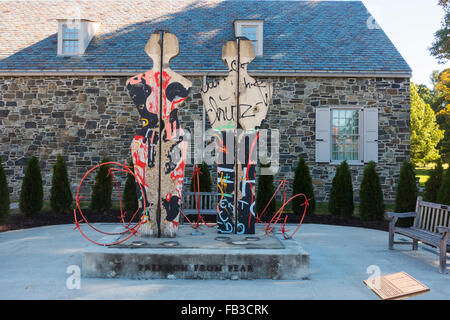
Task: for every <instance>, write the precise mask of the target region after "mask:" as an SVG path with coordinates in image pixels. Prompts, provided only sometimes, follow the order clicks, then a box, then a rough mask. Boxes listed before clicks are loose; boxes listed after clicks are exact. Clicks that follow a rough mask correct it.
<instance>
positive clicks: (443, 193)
mask: <svg viewBox="0 0 450 320" xmlns="http://www.w3.org/2000/svg"><path fill="white" fill-rule="evenodd" d="M437 202H438V203H441V204H447V205H450V167H448V168H447V170H445V173H444V175H443V177H442V183H441V186H440V187H439V191H438V195H437Z"/></svg>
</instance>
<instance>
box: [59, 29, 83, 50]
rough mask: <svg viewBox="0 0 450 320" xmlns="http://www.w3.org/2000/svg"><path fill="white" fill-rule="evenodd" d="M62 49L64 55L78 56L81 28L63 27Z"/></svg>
mask: <svg viewBox="0 0 450 320" xmlns="http://www.w3.org/2000/svg"><path fill="white" fill-rule="evenodd" d="M62 29H63V34H62V44H63V45H62V49H63V53H64V54H77V53H78V43H79V38H78V34H79V28H78V27H77V26H68V25H66V24H65V25H63V28H62Z"/></svg>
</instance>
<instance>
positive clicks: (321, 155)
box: [316, 106, 378, 164]
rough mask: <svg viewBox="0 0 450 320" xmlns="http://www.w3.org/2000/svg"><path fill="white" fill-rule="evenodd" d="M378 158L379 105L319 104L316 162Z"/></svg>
mask: <svg viewBox="0 0 450 320" xmlns="http://www.w3.org/2000/svg"><path fill="white" fill-rule="evenodd" d="M344 160H346V161H347V162H348V163H350V164H363V163H365V162H369V161H371V160H373V161H375V162H378V108H345V107H339V106H338V107H331V108H330V107H326V108H316V162H328V163H340V162H342V161H344Z"/></svg>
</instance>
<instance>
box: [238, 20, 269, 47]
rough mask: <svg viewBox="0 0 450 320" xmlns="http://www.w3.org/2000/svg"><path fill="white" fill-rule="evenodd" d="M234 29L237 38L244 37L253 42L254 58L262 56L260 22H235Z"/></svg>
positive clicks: (261, 23) (261, 25)
mask: <svg viewBox="0 0 450 320" xmlns="http://www.w3.org/2000/svg"><path fill="white" fill-rule="evenodd" d="M234 29H235V34H236V36H237V37H246V38H247V39H249V40H251V41H252V42H253V45H254V47H255V54H256V56H262V55H263V21H262V20H236V21H235V22H234Z"/></svg>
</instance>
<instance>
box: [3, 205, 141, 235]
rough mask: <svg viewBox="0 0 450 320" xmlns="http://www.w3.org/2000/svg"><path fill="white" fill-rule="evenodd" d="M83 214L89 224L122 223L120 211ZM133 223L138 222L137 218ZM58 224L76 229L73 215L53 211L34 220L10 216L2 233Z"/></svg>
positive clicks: (85, 212) (21, 216)
mask: <svg viewBox="0 0 450 320" xmlns="http://www.w3.org/2000/svg"><path fill="white" fill-rule="evenodd" d="M83 214H84V215H85V217H86V219H88V221H89V223H94V222H121V221H122V220H121V218H120V211H119V210H111V211H109V212H108V213H106V214H104V213H96V212H90V211H88V210H83ZM77 217H78V220H81V216H80V215H79V214H78V215H77ZM130 219H131V216H127V215H125V222H128V221H129V220H130ZM133 221H137V219H136V218H135V219H134V220H133ZM58 224H73V225H74V227H75V220H74V217H73V213H65V214H55V213H54V212H51V211H43V212H40V213H39V215H37V216H36V217H34V218H32V219H31V218H26V217H24V216H23V215H22V214H18V213H16V214H10V215H9V217H8V219H7V220H6V221H5V222H4V223H0V231H9V230H17V229H28V228H34V227H42V226H49V225H58Z"/></svg>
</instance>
